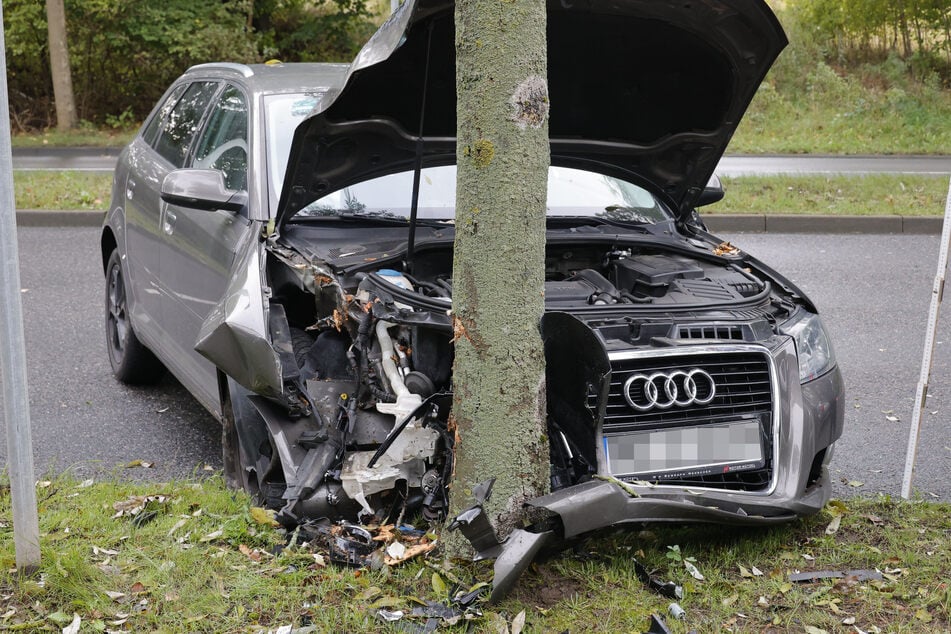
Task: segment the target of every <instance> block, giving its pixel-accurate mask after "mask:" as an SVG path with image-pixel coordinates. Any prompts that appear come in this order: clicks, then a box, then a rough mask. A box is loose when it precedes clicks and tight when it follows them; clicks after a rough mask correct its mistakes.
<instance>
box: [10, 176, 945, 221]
mask: <svg viewBox="0 0 951 634" xmlns="http://www.w3.org/2000/svg"><path fill="white" fill-rule="evenodd" d="M13 180H14V190H15V194H16V206H17V209H54V210H73V209H88V210H98V211H105V210H106V209H107V208H108V206H109V197H110V188H111V187H112V175H111V174H103V173H97V172H77V171H63V172H53V171H36V172H33V171H30V172H27V171H14V173H13ZM722 180H723V185H724V187H725V188H726V192H727V193H726V197H725V198H724V199H723V200H722V201H721V202H719V203H716V204H714V205H710V206H708V207H704V208H703V213H704V214H718V213H748V214H833V215H862V216H870V215H871V216H876V215H901V216H940V215H942V214H943V213H944V206H945V198H946V196H947V193H948V179H947V177H945V176H897V175H890V174H876V175H869V176H829V177H826V176H741V177H735V178H723V179H722Z"/></svg>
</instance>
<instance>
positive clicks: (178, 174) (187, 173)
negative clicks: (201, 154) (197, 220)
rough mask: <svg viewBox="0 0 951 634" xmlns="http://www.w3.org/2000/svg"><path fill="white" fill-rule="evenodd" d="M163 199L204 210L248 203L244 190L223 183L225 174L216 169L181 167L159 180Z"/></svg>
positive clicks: (235, 208) (239, 207)
mask: <svg viewBox="0 0 951 634" xmlns="http://www.w3.org/2000/svg"><path fill="white" fill-rule="evenodd" d="M162 200H164V201H165V202H167V203H169V204H172V205H178V206H180V207H187V208H189V209H202V210H204V211H215V210H217V209H224V210H225V211H235V212H238V211H241V210H242V209H244V208H245V207H246V206H247V204H248V193H247V192H236V191H232V190H230V189H227V188H226V187H225V178H224V174H222V173H221V172H220V171H218V170H206V169H180V170H174V171H172V172H169V173H168V175H167V176H166V177H165V180H164V181H162Z"/></svg>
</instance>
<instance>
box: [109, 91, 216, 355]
mask: <svg viewBox="0 0 951 634" xmlns="http://www.w3.org/2000/svg"><path fill="white" fill-rule="evenodd" d="M218 88H219V82H214V81H195V82H190V83H189V82H185V83H182V84H180V85H179V86H176V87H174V88H173V89H172V91H171V92H170V93H169V97H168V98H167V99H166V101H165V103H164V104H163V106H162V108H161V109H160V111H159V112H157V113H156V115H155V116H154V117H153V119H152V120H150V122H149V124H148V125H147V126H146V129H145V130H144V131H143V134H142V136H141V137H140V138H139V139H137V140H136V141H135V142H134V143H133V145H132V147H131V148H130V160H129V161H128V164H129V171H128V174H127V176H126V182H125V198H126V201H125V211H126V214H125V217H126V228H127V244H126V251H127V253H128V268H129V276H130V282H131V283H130V286H131V288H132V292H133V294H134V301H133V305H134V308H133V320H134V321H135V326H136V329H137V330H138V331H140V335H142V336H143V337H144V340H145V342H146V343H147V345H148V346H149V348H150V349H151V350H152V351H153V352H155V353H156V354H158V355H159V357H160V358H161V359H162V361H163V362H165V363H166V365H169V361H170V354H169V353H170V347H169V345H168V334H167V333H168V325H167V324H166V322H165V320H164V318H163V316H162V313H163V311H164V308H163V307H164V305H165V304H166V303H167V302H168V298H169V293H168V291H167V289H166V287H165V285H164V284H163V280H162V276H161V272H160V258H161V251H162V249H163V248H164V245H163V242H164V233H163V231H162V223H163V214H164V209H165V206H166V205H165V203H164V202H162V199H161V195H160V193H161V187H162V181H163V180H164V179H165V176H166V175H167V174H168V172H170V171H171V170H173V169H176V168H179V167H182V166H183V165H184V164H185V160H186V159H187V157H188V152H189V148H190V146H191V143H192V141H193V140H194V137H195V133H196V132H197V130H198V126H199V124H200V123H201V121H202V119H203V117H204V114H205V110H206V109H207V107H208V104H209V103H210V102H211V99H212V97H213V96H214V94H215V92H216V91H217V90H218Z"/></svg>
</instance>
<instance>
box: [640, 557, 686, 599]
mask: <svg viewBox="0 0 951 634" xmlns="http://www.w3.org/2000/svg"><path fill="white" fill-rule="evenodd" d="M634 573H635V574H636V575H637V578H638V579H640V580H641V583H643V584H644V585H646V586H647V587H648V588H650V589H651V590H653V591H654V592H657V593H658V594H660V595H661V596H664V597H667V598H668V599H683V598H684V589H683V587H682V586H679V585H677V584H676V583H674V582H673V581H666V582H664V581H660V580H659V579H657V578H656V577H652V576H651V575H650V573H649V572H647V568H645V567H644V566H643V565H642V564H641V562H639V561H637V560H636V559H635V560H634Z"/></svg>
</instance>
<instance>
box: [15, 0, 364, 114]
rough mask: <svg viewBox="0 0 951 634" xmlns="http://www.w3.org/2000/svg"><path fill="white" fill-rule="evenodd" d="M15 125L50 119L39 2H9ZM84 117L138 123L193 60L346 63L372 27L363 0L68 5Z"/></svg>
mask: <svg viewBox="0 0 951 634" xmlns="http://www.w3.org/2000/svg"><path fill="white" fill-rule="evenodd" d="M3 11H4V21H5V38H6V46H7V66H8V68H7V72H8V82H9V87H10V106H11V108H10V109H11V117H12V119H13V125H14V129H28V128H35V127H46V126H48V125H49V124H50V122H51V120H52V112H53V96H52V95H53V91H52V80H51V77H50V71H49V62H48V60H49V47H48V42H47V33H46V30H47V24H46V15H45V12H44V11H43V6H42V3H38V2H36V1H35V0H5V1H4V6H3ZM66 14H67V29H68V41H69V50H70V57H71V67H72V72H73V83H74V90H75V94H76V103H77V111H78V115H79V118H80V119H83V120H87V121H91V122H94V123H98V124H102V123H113V124H116V125H118V124H129V123H134V122H137V121H140V120H141V119H142V118H143V117H144V116H145V115H146V114H147V113H148V112H149V110H150V109H151V108H152V106H153V104H154V103H155V101H156V100H157V99H158V97H159V96H161V94H162V93H163V92H164V90H165V88H166V87H167V86H168V84H169V83H170V82H171V81H172V80H173V79H174V78H175V77H177V76H178V75H180V74H181V73H182V72H183V71H184V70H185V69H186V68H188V67H189V66H191V65H193V64H197V63H202V62H209V61H232V62H243V63H252V62H258V61H263V60H265V59H271V58H278V59H285V60H288V61H349V60H350V59H351V57H352V56H353V54H354V53H355V52H356V51H357V50H358V49H359V47H360V45H361V44H362V43H363V41H364V40H365V38H366V36H367V35H369V33H370V32H372V30H373V25H372V24H371V23H370V21H369V19H368V18H369V16H370V14H369V11H368V10H367V8H366V0H260V1H257V2H255V1H254V0H218V1H217V2H194V0H163V2H141V1H140V0H66Z"/></svg>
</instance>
